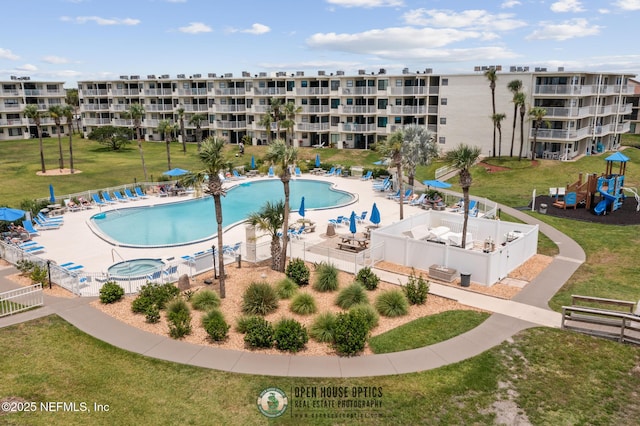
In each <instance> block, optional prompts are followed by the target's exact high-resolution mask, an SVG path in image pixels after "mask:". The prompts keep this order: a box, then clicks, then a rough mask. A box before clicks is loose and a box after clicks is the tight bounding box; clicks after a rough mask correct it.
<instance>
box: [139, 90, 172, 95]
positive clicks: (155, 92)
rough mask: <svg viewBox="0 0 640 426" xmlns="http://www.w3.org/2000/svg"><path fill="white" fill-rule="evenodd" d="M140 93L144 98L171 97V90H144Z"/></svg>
mask: <svg viewBox="0 0 640 426" xmlns="http://www.w3.org/2000/svg"><path fill="white" fill-rule="evenodd" d="M142 93H143V94H144V95H145V96H171V95H173V90H171V89H144V90H143V91H142Z"/></svg>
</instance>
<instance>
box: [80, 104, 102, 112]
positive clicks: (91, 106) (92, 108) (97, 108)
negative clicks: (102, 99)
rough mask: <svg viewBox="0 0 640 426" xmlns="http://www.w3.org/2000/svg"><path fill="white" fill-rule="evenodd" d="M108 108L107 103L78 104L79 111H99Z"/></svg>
mask: <svg viewBox="0 0 640 426" xmlns="http://www.w3.org/2000/svg"><path fill="white" fill-rule="evenodd" d="M108 109H109V104H80V111H81V112H87V111H101V110H108Z"/></svg>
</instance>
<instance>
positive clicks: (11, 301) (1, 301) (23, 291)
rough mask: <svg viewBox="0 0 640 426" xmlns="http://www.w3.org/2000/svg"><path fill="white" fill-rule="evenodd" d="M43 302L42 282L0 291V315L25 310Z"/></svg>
mask: <svg viewBox="0 0 640 426" xmlns="http://www.w3.org/2000/svg"><path fill="white" fill-rule="evenodd" d="M43 304H44V296H43V295H42V284H34V285H30V286H28V287H24V288H19V289H16V290H10V291H5V292H3V293H0V317H4V316H7V315H13V314H17V313H18V312H22V311H27V310H29V309H32V308H35V307H36V306H42V305H43Z"/></svg>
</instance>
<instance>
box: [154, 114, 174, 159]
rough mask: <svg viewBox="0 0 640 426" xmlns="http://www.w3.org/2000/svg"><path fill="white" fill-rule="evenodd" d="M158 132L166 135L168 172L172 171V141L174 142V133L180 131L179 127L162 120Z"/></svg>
mask: <svg viewBox="0 0 640 426" xmlns="http://www.w3.org/2000/svg"><path fill="white" fill-rule="evenodd" d="M156 130H158V133H161V134H162V135H164V142H165V144H166V145H167V167H168V168H167V170H171V141H172V140H173V134H174V132H177V131H178V125H176V124H173V123H172V122H171V121H169V120H160V123H158V128H157V129H156Z"/></svg>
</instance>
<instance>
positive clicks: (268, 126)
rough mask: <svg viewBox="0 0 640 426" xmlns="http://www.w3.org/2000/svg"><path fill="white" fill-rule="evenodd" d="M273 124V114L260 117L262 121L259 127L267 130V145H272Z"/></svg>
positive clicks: (259, 122)
mask: <svg viewBox="0 0 640 426" xmlns="http://www.w3.org/2000/svg"><path fill="white" fill-rule="evenodd" d="M271 123H273V117H271V114H265V115H263V116H262V117H260V121H258V125H259V126H264V127H265V129H266V130H267V145H271Z"/></svg>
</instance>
